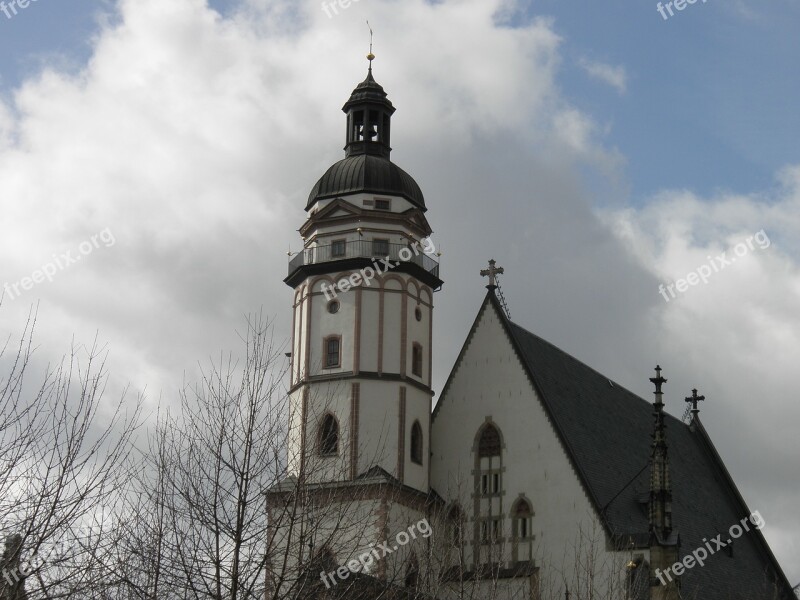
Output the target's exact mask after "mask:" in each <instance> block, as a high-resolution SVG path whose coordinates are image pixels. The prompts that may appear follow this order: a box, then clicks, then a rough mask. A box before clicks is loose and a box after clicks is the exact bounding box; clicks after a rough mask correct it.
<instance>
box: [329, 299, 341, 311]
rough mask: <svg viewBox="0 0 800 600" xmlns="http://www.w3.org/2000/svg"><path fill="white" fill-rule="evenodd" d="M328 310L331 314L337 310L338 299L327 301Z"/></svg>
mask: <svg viewBox="0 0 800 600" xmlns="http://www.w3.org/2000/svg"><path fill="white" fill-rule="evenodd" d="M328 312H329V313H331V314H332V315H335V314H336V313H337V312H339V301H338V300H331V301H330V302H328Z"/></svg>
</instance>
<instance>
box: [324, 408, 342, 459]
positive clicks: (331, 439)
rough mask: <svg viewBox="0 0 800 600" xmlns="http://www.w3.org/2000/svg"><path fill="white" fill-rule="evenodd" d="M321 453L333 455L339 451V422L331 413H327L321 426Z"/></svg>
mask: <svg viewBox="0 0 800 600" xmlns="http://www.w3.org/2000/svg"><path fill="white" fill-rule="evenodd" d="M319 453H320V454H321V455H322V456H331V455H335V454H338V453H339V422H338V421H337V420H336V417H334V416H333V415H332V414H330V413H328V414H327V415H325V418H323V419H322V425H321V426H320V430H319Z"/></svg>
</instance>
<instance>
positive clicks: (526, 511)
mask: <svg viewBox="0 0 800 600" xmlns="http://www.w3.org/2000/svg"><path fill="white" fill-rule="evenodd" d="M532 516H533V509H531V505H530V504H529V503H528V501H527V500H525V499H524V498H520V499H519V500H517V501H516V502H515V503H514V507H513V508H512V509H511V519H512V533H513V535H514V537H515V538H516V539H519V540H524V539H527V538H529V537H531V535H532V534H531V517H532Z"/></svg>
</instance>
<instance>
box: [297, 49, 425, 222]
mask: <svg viewBox="0 0 800 600" xmlns="http://www.w3.org/2000/svg"><path fill="white" fill-rule="evenodd" d="M370 56H372V55H370ZM373 58H374V57H373ZM342 111H343V112H344V113H345V114H346V115H347V136H346V143H345V146H344V151H345V158H344V159H342V160H340V161H339V162H337V163H335V164H333V165H332V166H331V167H330V168H329V169H328V170H327V171H326V172H325V174H324V175H323V176H322V177H320V179H319V180H318V181H317V183H316V184H315V185H314V187H313V188H312V190H311V193H310V194H309V196H308V203H307V204H306V210H310V209H311V208H312V207H313V206H314V203H315V202H317V201H318V200H325V199H329V198H337V197H340V196H345V195H349V194H357V193H362V192H366V193H371V194H379V195H387V196H400V197H401V198H405V199H406V200H408V201H409V202H410V203H411V204H413V205H414V206H416V207H417V208H419V209H421V210H422V211H425V210H426V208H425V198H424V196H423V195H422V190H421V189H420V187H419V185H417V182H416V181H414V178H413V177H411V175H409V174H408V173H406V172H405V171H404V170H403V169H401V168H400V167H398V166H397V165H395V164H394V163H393V162H391V161H390V160H389V155H390V154H391V152H392V147H391V145H390V142H391V125H392V115H393V114H394V111H395V108H394V106H392V103H391V101H390V100H389V98H388V97H387V95H386V92H385V91H384V89H383V86H381V85H380V84H379V83H378V82H377V81H375V78H374V77H373V76H372V62H371V59H370V67H369V70H368V71H367V77H366V79H364V81H362V82H361V83H359V84H358V85H357V86H356V88H355V89H354V90H353V93H352V94H350V99H349V100H348V101H347V102H345V104H344V106H343V107H342Z"/></svg>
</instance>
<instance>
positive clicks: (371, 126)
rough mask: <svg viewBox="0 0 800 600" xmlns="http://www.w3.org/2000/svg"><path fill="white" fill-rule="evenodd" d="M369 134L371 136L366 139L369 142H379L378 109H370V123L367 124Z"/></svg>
mask: <svg viewBox="0 0 800 600" xmlns="http://www.w3.org/2000/svg"><path fill="white" fill-rule="evenodd" d="M367 135H368V136H369V137H368V138H367V139H366V141H368V142H373V141H374V142H378V141H380V139H379V137H378V111H377V110H371V111H369V123H368V124H367Z"/></svg>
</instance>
